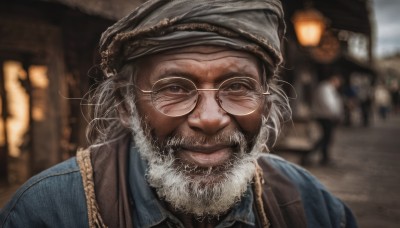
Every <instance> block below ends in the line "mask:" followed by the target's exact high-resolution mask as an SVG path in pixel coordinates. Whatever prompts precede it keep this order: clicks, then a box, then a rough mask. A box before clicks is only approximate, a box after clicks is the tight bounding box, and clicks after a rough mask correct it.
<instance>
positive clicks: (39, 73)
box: [29, 65, 49, 89]
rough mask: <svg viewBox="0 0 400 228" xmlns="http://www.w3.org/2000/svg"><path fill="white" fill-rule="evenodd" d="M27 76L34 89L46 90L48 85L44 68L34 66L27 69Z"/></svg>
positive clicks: (45, 68)
mask: <svg viewBox="0 0 400 228" xmlns="http://www.w3.org/2000/svg"><path fill="white" fill-rule="evenodd" d="M29 75H30V79H31V83H32V86H33V87H34V88H40V89H46V88H47V86H48V85H49V79H48V78H47V67H46V66H40V65H34V66H31V67H29Z"/></svg>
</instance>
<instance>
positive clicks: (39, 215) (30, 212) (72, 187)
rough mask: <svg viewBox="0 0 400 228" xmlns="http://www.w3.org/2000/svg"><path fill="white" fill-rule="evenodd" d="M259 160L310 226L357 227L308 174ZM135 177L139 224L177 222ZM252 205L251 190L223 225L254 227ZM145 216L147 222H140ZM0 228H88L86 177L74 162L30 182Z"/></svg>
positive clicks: (274, 160) (273, 159)
mask: <svg viewBox="0 0 400 228" xmlns="http://www.w3.org/2000/svg"><path fill="white" fill-rule="evenodd" d="M131 158H134V159H131V162H132V163H130V167H131V168H130V169H131V171H133V172H136V170H135V169H137V168H138V167H136V166H139V165H140V166H141V167H140V168H139V169H141V170H142V171H140V172H143V171H144V168H145V167H146V166H145V163H143V162H142V161H141V160H140V159H138V155H137V153H136V154H135V153H133V154H132V156H131ZM261 159H267V160H268V162H269V163H270V164H272V165H273V166H274V167H275V168H276V169H278V170H279V171H280V172H281V173H282V174H284V175H285V176H287V177H288V178H289V179H290V180H292V181H293V183H294V184H295V185H296V186H297V188H298V189H299V191H300V193H301V196H302V200H303V204H304V207H305V212H306V217H307V224H308V227H311V228H319V227H324V228H325V227H326V228H329V227H335V228H336V227H357V225H356V222H355V220H354V216H353V215H352V213H351V211H350V210H349V209H348V208H347V207H346V206H345V205H344V204H343V203H342V202H341V201H340V200H338V199H337V198H335V197H334V196H332V195H331V194H330V193H329V192H328V191H327V190H326V189H325V188H324V187H323V186H322V185H321V184H320V183H319V182H318V181H317V180H316V179H315V177H313V176H312V175H311V174H309V173H308V172H307V171H306V170H304V169H302V168H301V167H298V166H296V165H293V164H291V163H288V162H287V161H285V160H283V159H281V158H279V157H277V156H273V155H265V156H263V157H262V158H261ZM137 172H139V171H137ZM130 175H134V176H136V174H130ZM137 177H142V178H141V179H137V180H136V181H139V182H141V184H140V186H141V187H140V188H138V189H137V190H138V192H136V188H134V187H133V188H134V189H135V192H134V205H135V209H134V210H133V211H136V212H135V214H134V215H133V216H134V221H135V226H136V227H143V226H146V225H149V226H151V225H157V224H158V225H160V224H163V222H165V221H171V222H172V221H175V222H177V221H178V220H177V219H176V218H175V216H173V215H172V214H171V213H170V212H168V211H167V210H166V209H165V208H163V207H162V205H161V204H160V202H159V201H158V200H157V198H156V197H155V195H154V193H153V192H151V191H150V190H149V187H148V186H147V184H146V182H143V181H145V180H144V179H143V174H142V175H138V176H137ZM133 179H135V178H133ZM139 182H138V183H139ZM132 183H133V184H134V185H136V183H134V182H132ZM142 194H144V195H142ZM149 199H150V201H148V200H149ZM152 200H153V201H152ZM250 202H252V195H251V191H248V194H247V195H246V197H245V198H244V200H242V201H241V202H240V203H239V204H238V205H237V206H236V207H235V209H234V210H233V211H232V213H230V215H229V216H227V219H225V220H224V221H223V222H222V223H221V225H220V226H219V227H230V226H231V225H233V224H232V222H233V221H240V222H239V223H235V224H234V225H237V226H238V225H239V224H240V225H242V227H252V224H253V223H254V220H253V219H254V215H253V212H252V210H251V206H249V205H251V204H252V203H250ZM246 208H247V209H246ZM142 216H143V218H144V217H146V219H142ZM229 218H230V219H229ZM228 220H229V221H228ZM153 222H154V223H153ZM172 224H173V223H172ZM166 226H167V225H166ZM173 226H175V225H173ZM0 227H2V228H9V227H18V228H26V227H57V228H58V227H88V219H87V209H86V200H85V194H84V191H83V186H82V178H81V175H80V172H79V168H78V165H77V163H76V160H75V158H72V159H69V160H67V161H65V162H63V163H60V164H58V165H56V166H55V167H53V168H50V169H48V170H46V171H44V172H42V173H40V174H38V175H36V176H34V177H32V178H31V179H30V180H29V181H28V182H26V183H25V184H24V185H23V186H22V187H21V188H20V189H19V190H18V191H17V193H16V194H15V195H14V197H13V198H12V199H11V201H10V202H9V203H8V204H7V205H6V206H5V207H4V208H3V209H2V210H1V211H0Z"/></svg>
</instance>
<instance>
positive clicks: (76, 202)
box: [0, 158, 86, 227]
mask: <svg viewBox="0 0 400 228" xmlns="http://www.w3.org/2000/svg"><path fill="white" fill-rule="evenodd" d="M82 186H83V185H82V178H81V175H80V171H79V167H78V165H77V163H76V159H75V158H71V159H69V160H66V161H64V162H62V163H60V164H57V165H56V166H53V167H51V168H49V169H47V170H45V171H43V172H41V173H39V174H38V175H36V176H33V177H32V178H30V179H29V180H28V181H27V182H26V183H25V184H23V185H22V186H21V188H20V189H18V191H17V192H16V193H15V195H14V196H13V197H12V199H11V201H10V202H8V204H7V205H6V206H5V207H4V208H3V209H2V210H1V212H0V227H3V226H4V227H8V225H7V224H9V225H10V224H12V225H10V226H12V227H23V225H24V224H25V225H28V224H35V225H37V226H42V227H45V226H66V225H70V227H72V226H71V225H73V223H69V222H68V221H67V217H72V216H74V215H75V214H77V215H79V214H81V215H82V213H84V214H86V212H85V210H86V204H85V202H86V201H85V194H84V191H83V187H82ZM67 215H68V216H67ZM80 217H85V216H80ZM70 219H71V218H70ZM71 220H72V219H71ZM24 222H26V223H24ZM71 222H72V221H71Z"/></svg>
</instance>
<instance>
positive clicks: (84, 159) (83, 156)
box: [77, 137, 306, 228]
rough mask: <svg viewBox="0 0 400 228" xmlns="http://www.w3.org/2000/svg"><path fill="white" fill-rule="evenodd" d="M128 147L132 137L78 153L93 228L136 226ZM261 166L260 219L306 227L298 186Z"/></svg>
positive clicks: (265, 164)
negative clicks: (133, 212) (130, 189)
mask: <svg viewBox="0 0 400 228" xmlns="http://www.w3.org/2000/svg"><path fill="white" fill-rule="evenodd" d="M128 145H129V138H128V137H125V138H124V139H121V140H119V141H117V142H116V143H113V144H110V145H106V146H101V147H95V148H90V150H89V149H87V150H81V151H78V154H77V161H78V164H79V166H80V170H81V174H82V180H83V184H84V189H85V194H86V201H87V207H88V216H89V227H110V228H111V227H113V228H114V227H115V228H117V227H118V228H121V227H133V221H132V216H131V215H132V207H131V199H130V193H129V188H128V182H127V178H126V174H127V170H128V168H127V165H128V162H127V160H128V152H129V148H128ZM258 164H259V166H260V167H261V169H262V176H263V181H262V183H261V187H262V190H261V191H262V193H260V197H261V198H262V205H263V211H262V212H260V210H258V209H256V211H257V214H256V218H257V219H258V220H259V219H260V218H262V217H263V216H266V217H267V218H268V220H269V223H270V225H271V226H272V227H274V228H278V227H279V228H281V227H282V228H284V227H296V228H302V227H306V219H305V213H304V209H303V205H302V202H301V198H300V194H299V192H298V191H297V189H296V188H295V187H294V185H293V184H292V183H291V182H290V181H289V180H288V179H287V178H286V177H285V176H283V175H282V174H280V173H279V171H277V170H276V169H275V168H273V167H272V166H271V165H270V164H269V163H268V160H267V159H265V158H264V159H263V158H261V159H259V160H258ZM255 195H256V194H255ZM260 213H263V214H260ZM258 224H261V223H260V222H258ZM260 226H261V225H260Z"/></svg>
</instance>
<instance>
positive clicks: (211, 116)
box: [137, 46, 262, 168]
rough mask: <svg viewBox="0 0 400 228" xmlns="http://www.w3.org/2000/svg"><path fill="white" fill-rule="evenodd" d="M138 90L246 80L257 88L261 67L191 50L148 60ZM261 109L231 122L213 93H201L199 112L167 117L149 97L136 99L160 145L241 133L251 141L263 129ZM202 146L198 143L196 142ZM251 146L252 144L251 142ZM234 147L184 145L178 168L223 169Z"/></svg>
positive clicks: (248, 58) (235, 54)
mask: <svg viewBox="0 0 400 228" xmlns="http://www.w3.org/2000/svg"><path fill="white" fill-rule="evenodd" d="M140 67H142V68H141V70H140V71H139V74H138V79H137V86H138V87H139V88H141V89H143V90H151V88H152V85H153V84H154V83H155V82H156V81H157V80H159V79H164V78H167V77H177V76H179V77H184V78H186V79H190V80H191V81H193V82H194V83H195V85H196V87H197V88H199V89H210V88H216V87H217V86H218V85H219V84H220V83H221V82H222V81H224V80H226V79H229V78H232V77H240V76H246V77H251V78H253V79H255V80H257V81H258V82H260V77H261V76H260V75H261V73H260V67H259V64H258V62H257V59H256V58H255V57H254V56H252V55H251V54H248V53H245V52H240V51H234V50H230V49H224V48H219V47H202V46H201V47H191V48H184V49H181V50H175V51H170V52H167V53H165V54H160V55H155V56H150V57H147V58H146V59H144V60H143V61H142V62H141V64H140ZM261 106H262V105H260V107H259V108H258V109H257V110H256V111H255V112H253V113H251V114H249V115H245V116H233V115H230V114H228V113H226V112H225V111H224V110H223V109H221V107H220V106H219V105H218V103H217V100H216V97H215V91H204V92H200V97H199V101H198V102H197V106H196V107H195V108H194V110H193V111H192V112H190V113H189V114H187V115H184V116H181V117H168V116H166V115H164V114H162V113H161V112H159V111H158V110H156V109H155V108H154V106H153V105H152V102H151V97H150V96H143V95H141V94H138V99H137V108H138V112H139V115H140V116H142V117H145V123H146V124H147V126H148V127H149V128H150V129H151V134H152V137H153V138H154V139H155V140H157V141H159V142H164V141H165V140H166V139H168V138H169V137H173V136H180V137H188V138H198V139H200V138H212V137H214V136H219V135H225V136H229V135H232V134H233V133H234V132H235V131H239V132H241V133H243V134H244V135H245V136H246V139H247V140H249V141H250V140H252V139H253V138H254V137H255V136H256V134H257V133H258V131H259V128H260V124H261V110H262V107H261ZM199 141H201V140H199ZM250 143H251V142H250ZM234 146H236V145H225V144H224V142H215V141H210V142H208V141H207V140H205V141H204V142H202V144H201V145H200V144H198V145H196V144H192V145H184V146H183V147H182V148H178V150H177V151H176V156H177V158H179V159H181V161H182V162H184V163H188V164H191V165H196V166H199V167H204V168H209V167H215V166H219V165H222V164H223V163H224V162H227V161H228V160H229V159H230V157H231V156H232V154H233V151H234V148H232V147H234Z"/></svg>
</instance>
